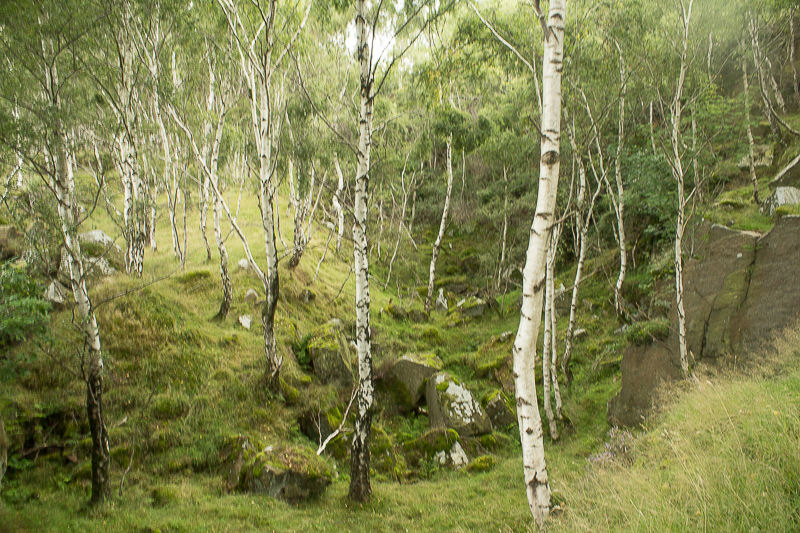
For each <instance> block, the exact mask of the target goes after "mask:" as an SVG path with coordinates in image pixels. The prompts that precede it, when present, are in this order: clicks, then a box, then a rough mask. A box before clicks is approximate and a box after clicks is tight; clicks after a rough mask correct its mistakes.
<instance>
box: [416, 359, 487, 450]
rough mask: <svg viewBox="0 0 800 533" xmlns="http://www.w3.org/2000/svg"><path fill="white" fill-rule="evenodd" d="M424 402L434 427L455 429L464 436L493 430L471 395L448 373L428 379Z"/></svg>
mask: <svg viewBox="0 0 800 533" xmlns="http://www.w3.org/2000/svg"><path fill="white" fill-rule="evenodd" d="M425 400H426V401H427V403H428V416H429V417H430V421H431V426H432V427H447V428H452V429H454V430H456V431H457V432H458V434H459V435H460V436H462V437H471V436H475V435H485V434H487V433H491V431H492V422H491V421H490V420H489V417H488V416H487V415H486V413H485V412H484V410H483V408H482V407H481V404H480V403H478V402H477V401H476V400H475V397H474V396H473V395H472V392H470V390H469V389H468V388H467V387H466V386H464V385H462V384H461V383H459V382H458V381H456V380H455V379H454V378H453V377H451V376H450V375H449V374H447V373H446V372H439V373H437V374H434V375H433V376H431V377H430V378H429V379H428V384H427V386H426V388H425Z"/></svg>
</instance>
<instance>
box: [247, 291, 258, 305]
mask: <svg viewBox="0 0 800 533" xmlns="http://www.w3.org/2000/svg"><path fill="white" fill-rule="evenodd" d="M257 301H258V292H257V291H256V290H255V289H247V292H245V293H244V303H246V304H247V305H255V303H256V302H257Z"/></svg>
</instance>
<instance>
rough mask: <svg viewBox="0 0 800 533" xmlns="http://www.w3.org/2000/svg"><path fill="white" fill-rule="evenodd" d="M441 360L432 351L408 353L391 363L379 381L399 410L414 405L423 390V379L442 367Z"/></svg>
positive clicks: (419, 398)
mask: <svg viewBox="0 0 800 533" xmlns="http://www.w3.org/2000/svg"><path fill="white" fill-rule="evenodd" d="M442 366H443V363H442V361H441V360H440V359H439V358H438V357H436V355H435V354H433V353H409V354H406V355H404V356H403V357H401V358H400V359H398V360H397V361H395V362H394V364H392V366H391V367H390V368H389V370H388V372H387V373H386V377H385V378H384V379H383V380H382V381H381V387H382V388H384V389H385V390H386V391H387V392H389V393H390V395H391V397H392V399H393V400H394V406H395V407H396V408H397V409H398V410H400V411H410V410H412V409H413V408H414V407H416V406H417V405H418V404H419V402H420V400H421V399H422V395H423V393H424V392H425V380H427V379H428V378H429V377H430V376H432V375H433V374H435V373H436V372H438V371H440V370H441V369H442Z"/></svg>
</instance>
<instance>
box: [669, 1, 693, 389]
mask: <svg viewBox="0 0 800 533" xmlns="http://www.w3.org/2000/svg"><path fill="white" fill-rule="evenodd" d="M693 4H694V0H690V1H689V7H688V10H687V11H684V10H683V8H681V10H682V11H681V20H682V23H683V50H682V52H681V64H680V72H679V74H678V85H677V88H676V90H675V98H674V99H673V101H672V106H671V109H670V111H671V120H672V135H671V140H672V159H673V161H672V173H673V176H674V177H675V181H676V182H677V186H678V219H677V222H676V224H675V302H676V304H677V310H678V349H679V353H680V364H681V371H682V372H683V375H684V377H687V376H688V375H689V354H688V349H687V346H686V311H685V309H684V302H683V295H684V292H683V234H684V231H685V230H686V186H685V177H686V176H685V172H684V170H683V162H682V161H681V153H680V147H681V139H680V125H681V115H682V112H683V104H682V101H681V98H682V97H683V86H684V82H685V79H686V70H687V68H688V65H687V51H688V47H689V23H690V21H691V17H692V7H693Z"/></svg>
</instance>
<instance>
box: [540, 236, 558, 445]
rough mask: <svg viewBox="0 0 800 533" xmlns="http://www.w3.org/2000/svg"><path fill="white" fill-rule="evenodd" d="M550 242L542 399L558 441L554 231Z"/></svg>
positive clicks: (543, 343)
mask: <svg viewBox="0 0 800 533" xmlns="http://www.w3.org/2000/svg"><path fill="white" fill-rule="evenodd" d="M550 235H551V238H550V242H549V244H548V247H547V259H546V262H545V265H546V266H545V291H544V339H543V341H542V399H543V401H544V413H545V416H546V417H547V427H548V428H549V429H550V438H551V439H553V440H558V425H557V424H556V419H555V416H554V415H553V405H552V393H551V391H550V387H551V384H552V382H551V379H550V370H551V367H550V354H551V353H552V350H551V346H552V343H553V339H554V335H553V333H554V332H553V311H554V310H555V309H554V305H553V302H554V298H553V289H554V288H555V284H554V283H553V282H552V276H554V275H555V268H554V266H555V255H556V254H555V245H554V243H553V238H552V237H553V236H554V235H555V229H553V230H552V232H551V234H550Z"/></svg>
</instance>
